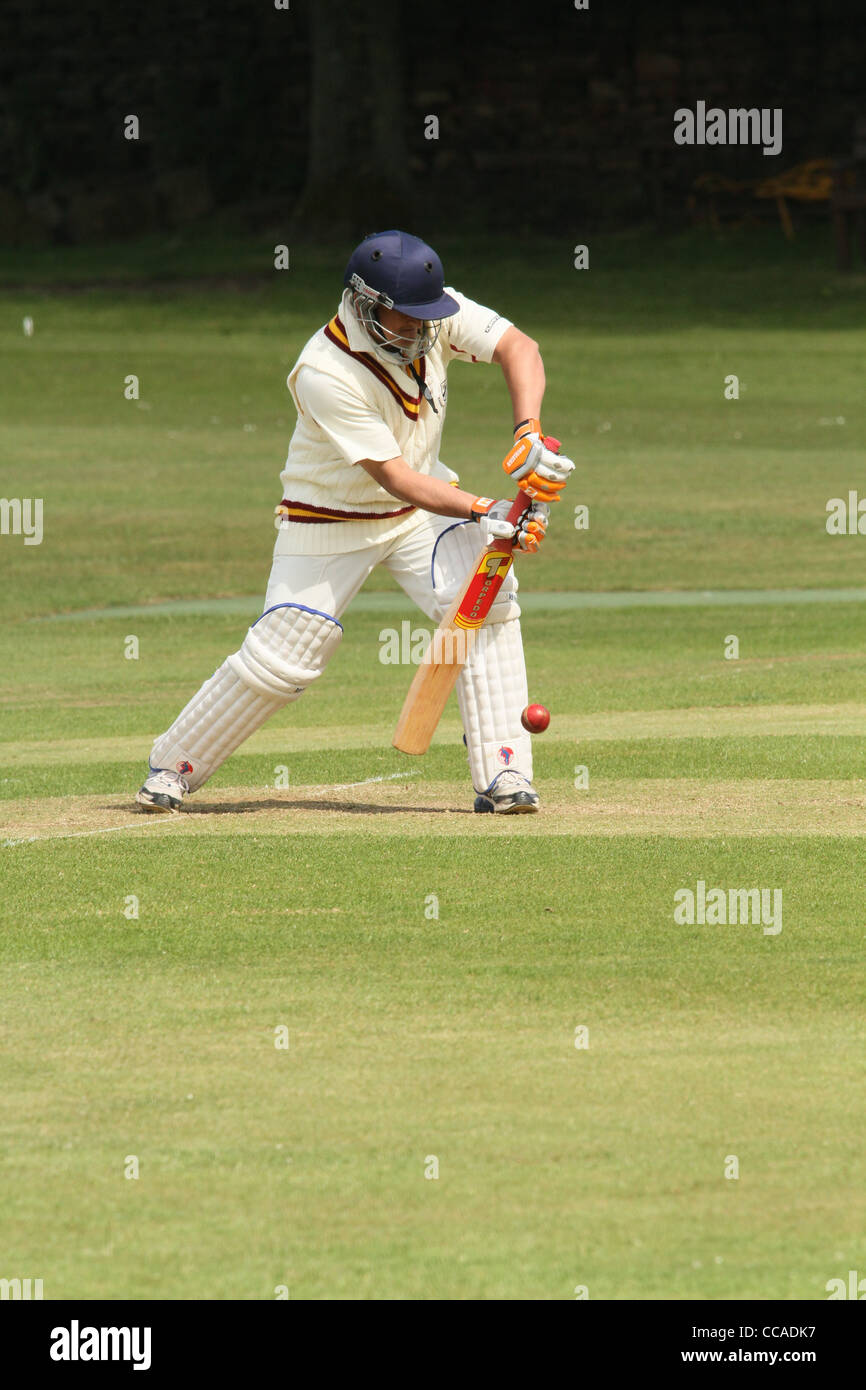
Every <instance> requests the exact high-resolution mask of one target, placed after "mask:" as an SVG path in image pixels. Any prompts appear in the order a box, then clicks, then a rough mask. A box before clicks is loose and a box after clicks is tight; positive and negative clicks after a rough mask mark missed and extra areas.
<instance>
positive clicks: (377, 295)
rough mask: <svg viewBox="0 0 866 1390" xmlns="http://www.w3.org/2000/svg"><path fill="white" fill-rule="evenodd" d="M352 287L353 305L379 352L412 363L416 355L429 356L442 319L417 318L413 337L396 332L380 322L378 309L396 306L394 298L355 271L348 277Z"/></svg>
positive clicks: (391, 358)
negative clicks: (377, 288)
mask: <svg viewBox="0 0 866 1390" xmlns="http://www.w3.org/2000/svg"><path fill="white" fill-rule="evenodd" d="M349 286H350V288H351V290H352V308H353V309H354V310H355V313H356V314H357V315H358V318H359V319H360V321H361V323H362V324H363V325H364V328H365V329H366V330H367V333H368V334H369V335H370V337H371V338H372V340H373V343H374V345H375V346H374V350H375V351H376V353H377V356H381V355H382V354H385V356H384V359H383V360H384V361H390V362H393V361H394V358H395V357H396V359H397V360H398V361H399V362H403V363H405V365H406V366H411V364H412V363H413V362H414V361H415V359H416V358H417V357H426V356H427V353H428V352H429V351H430V349H431V348H432V347H433V346H434V344H435V342H436V340H437V338H438V337H439V333H440V331H441V328H442V320H441V319H417V320H416V322H417V324H418V331H417V333H415V334H414V335H413V336H412V337H411V338H407V337H406V335H405V334H401V333H394V332H393V331H392V329H390V328H385V327H384V325H383V324H381V323H380V322H379V312H378V311H379V309H380V307H381V308H383V309H393V308H394V301H393V299H391V298H390V296H389V295H387V294H383V293H382V292H381V291H380V290H374V289H373V287H372V285H368V284H366V283H365V282H364V280H362V279H361V276H360V275H358V274H354V275H352V276H351V277H350V279H349Z"/></svg>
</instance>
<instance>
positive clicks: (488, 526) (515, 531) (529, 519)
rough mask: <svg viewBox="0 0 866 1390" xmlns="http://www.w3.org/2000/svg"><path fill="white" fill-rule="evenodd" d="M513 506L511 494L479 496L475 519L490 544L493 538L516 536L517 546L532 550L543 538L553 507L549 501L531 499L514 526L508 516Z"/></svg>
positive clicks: (506, 539) (511, 537) (503, 538)
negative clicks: (494, 496)
mask: <svg viewBox="0 0 866 1390" xmlns="http://www.w3.org/2000/svg"><path fill="white" fill-rule="evenodd" d="M513 506H514V502H513V500H512V499H511V498H510V497H503V498H502V499H501V500H500V501H498V502H494V500H493V499H492V498H491V497H476V499H475V501H474V502H473V504H472V520H473V521H477V522H479V523H480V525H481V530H482V532H483V533H484V539H485V541H486V542H487V543H488V544H489V543H490V541H510V540H513V541H514V544H515V546H516V548H517V549H518V550H525V551H526V552H527V554H533V553H534V552H535V551H536V550H537V549H538V547H539V546H540V545H541V542H542V541H543V540H544V533H545V531H546V530H547V523H548V521H549V520H550V508H549V507H548V505H547V503H546V502H539V501H536V500H534V501H532V502H531V503H530V505H529V506H528V507H527V508H526V511H525V512H524V513H523V515H522V516H521V517H520V519H519V520H518V522H517V525H516V526H515V524H514V523H513V522H511V521H508V520H507V519H506V518H507V517H508V513H509V512H510V511H511V508H512V507H513Z"/></svg>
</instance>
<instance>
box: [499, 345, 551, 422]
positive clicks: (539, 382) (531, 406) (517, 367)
mask: <svg viewBox="0 0 866 1390" xmlns="http://www.w3.org/2000/svg"><path fill="white" fill-rule="evenodd" d="M499 365H500V366H501V368H502V375H503V376H504V377H505V384H506V386H507V387H508V394H509V396H510V397H511V408H512V410H513V412H514V423H515V425H517V424H519V423H520V421H521V420H530V419H533V420H537V419H538V418H539V417H540V415H541V402H542V401H543V399H544V387H545V378H544V363H543V361H542V360H541V353H540V351H539V348H538V344H537V343H536V342H535V340H534V339H533V338H529V337H527V336H526V334H524V333H521V334H520V335H519V337H518V338H517V339H516V340H515V341H514V342H513V343H510V344H509V345H508V350H507V351H506V352H503V354H502V356H501V358H500V362H499Z"/></svg>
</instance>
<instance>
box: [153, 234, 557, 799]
mask: <svg viewBox="0 0 866 1390" xmlns="http://www.w3.org/2000/svg"><path fill="white" fill-rule="evenodd" d="M343 283H344V287H345V288H344V291H343V296H342V300H341V302H340V306H339V309H338V311H337V313H336V314H335V315H334V317H333V318H332V319H331V321H330V323H328V324H326V325H325V326H324V327H323V328H320V329H319V331H318V332H317V333H315V334H314V335H313V337H312V338H310V340H309V342H308V343H307V344H306V346H305V347H304V348H303V350H302V351H301V354H300V356H299V358H298V360H297V362H296V363H295V365H294V366H293V367H292V370H291V372H290V373H289V376H288V381H287V384H288V388H289V391H290V392H291V394H292V399H293V401H294V404H295V407H296V409H297V412H298V421H297V426H296V428H295V431H294V434H293V435H292V439H291V442H290V444H289V452H288V458H287V460H286V465H285V468H284V469H283V472H282V474H281V475H280V476H281V482H282V488H283V493H282V496H283V501H282V503H281V504H280V505H279V507H277V509H276V511H277V525H278V528H279V529H278V534H277V539H276V544H275V547H274V558H273V566H272V569H271V575H270V580H269V582H268V587H267V594H266V597H265V603H264V611H263V613H262V616H261V617H260V618H258V619H257V620H256V622H254V623H253V625H252V627H251V628H250V629H249V631H248V632H247V634H246V636H245V638H244V640H243V642H242V643H241V645H240V647H239V649H238V650H237V651H236V652H235V653H234V654H233V655H232V656H229V657H227V658H226V660H225V661H224V662H223V664H222V665H221V666H220V667H219V669H218V670H217V671H215V672H214V674H213V675H212V676H211V677H210V679H209V680H207V681H205V683H204V685H203V686H202V687H201V689H200V690H198V691H197V692H196V694H195V695H193V697H192V699H191V700H190V701H189V703H188V704H187V705H186V706H185V708H184V709H182V710H181V712H180V714H179V715H178V716H177V718H176V719H175V721H174V723H173V724H172V726H171V728H169V729H167V730H166V732H165V733H164V734H160V736H159V737H158V738H157V740H156V742H155V743H154V745H153V751H152V753H151V757H150V768H149V771H148V775H147V777H146V778H145V781H144V785H143V786H142V788H141V790H140V791H139V792H138V795H137V797H136V800H137V802H138V803H139V805H141V806H143V807H144V808H145V809H146V810H149V811H169V812H170V811H179V810H180V809H181V806H182V803H183V798H184V797H185V796H186V795H187V794H188V793H190V792H194V791H196V790H197V789H198V788H199V787H201V786H203V785H204V783H205V782H206V781H207V780H208V778H209V777H210V776H211V775H212V773H214V772H215V771H216V769H217V768H218V767H219V766H220V765H221V763H223V762H224V761H225V759H226V758H228V757H229V755H230V754H231V753H233V752H234V751H235V749H236V748H238V747H239V746H240V744H241V743H243V742H244V740H245V739H247V738H249V736H250V735H251V734H253V733H255V731H256V729H258V728H259V727H260V726H261V725H262V724H264V722H265V720H266V719H269V718H270V716H271V715H272V714H274V713H275V712H276V711H277V710H278V709H282V707H283V705H287V704H289V703H290V702H291V701H292V700H297V699H299V698H300V697H301V695H303V693H304V691H305V690H307V689H308V687H309V686H311V685H312V684H313V683H314V681H316V680H318V678H319V677H320V676H321V675H322V673H323V671H324V670H325V667H326V666H327V665H328V663H329V661H330V660H331V659H332V657H333V656H334V655H335V654H336V651H337V648H338V647H339V645H340V639H341V638H342V635H343V627H342V623H341V621H340V619H341V617H342V615H343V613H344V612H345V610H346V608H347V606H348V605H349V604H350V603H351V601H352V599H353V598H354V596H355V594H357V592H358V590H359V589H360V588H361V585H362V584H363V583H364V581H365V579H366V578H367V576H368V575H369V574H370V573H371V571H372V570H373V568H374V567H375V566H376V565H383V566H384V567H385V569H387V570H388V571H389V573H391V574H392V575H393V576H394V578H395V579H396V580H397V582H398V584H400V586H401V587H402V588H403V589H404V591H405V592H406V593H407V594H408V596H409V597H410V598H411V599H412V600H413V602H414V603H415V604H417V606H418V607H419V608H420V609H421V610H422V612H423V613H425V614H426V616H427V617H428V618H430V619H432V620H433V621H434V623H438V622H439V620H440V619H441V617H442V615H443V614H444V613H445V612H446V611H447V609H448V607H449V604H450V603H451V600H452V598H454V596H455V595H456V594H457V593H458V592H459V590H460V588H461V585H462V584H463V583H464V582H465V580H466V577H467V574H468V573H469V570H470V567H471V566H472V564H473V562H477V558H478V553H479V550H480V548H481V546H482V545H484V544H487V543H489V542H491V541H493V540H502V539H507V540H513V543H514V545H515V547H516V549H519V550H522V551H526V552H532V551H536V550H537V549H538V547H539V545H540V544H541V542H542V541H543V539H544V534H545V530H546V528H547V523H548V515H549V504H550V503H551V502H555V501H557V500H558V498H559V494H560V492H561V491H562V489H563V488H564V487H565V484H566V481H567V479H568V476H569V474H570V473H571V472H572V470H573V468H574V464H573V463H572V462H571V460H570V459H568V458H565V457H564V456H563V455H562V454H561V453H554V452H553V451H552V450H551V449H549V448H548V447H547V446H546V444H545V442H544V439H545V436H544V435H543V433H542V429H541V424H540V421H539V416H540V413H541V402H542V398H543V395H544V385H545V379H544V366H543V364H542V360H541V355H540V353H539V350H538V344H537V343H535V342H534V341H533V339H532V338H530V337H528V336H527V335H526V334H525V333H522V332H521V331H520V329H519V328H516V327H515V326H514V324H512V323H510V322H509V320H508V319H506V318H503V317H502V316H501V315H500V314H498V313H496V312H495V310H493V309H486V308H484V307H483V306H482V305H481V304H477V303H475V302H474V301H473V300H471V299H468V298H467V297H466V296H465V295H463V294H461V293H459V292H458V291H457V290H455V289H452V288H451V287H450V286H449V287H446V286H445V283H444V274H443V270H442V263H441V261H440V259H439V257H438V256H437V254H436V252H435V251H434V250H433V249H432V247H430V246H428V245H426V243H425V242H423V241H420V240H419V239H418V238H417V237H415V236H410V235H409V234H408V233H406V232H400V231H387V232H379V233H376V234H374V235H373V236H368V237H367V238H365V240H364V241H362V242H361V244H360V246H358V247H357V248H356V249H355V251H354V253H353V254H352V257H351V259H350V261H349V264H348V266H347V267H346V273H345V277H344V281H343ZM453 361H458V362H496V363H497V364H498V365H499V367H500V368H501V369H502V373H503V375H504V377H505V382H506V385H507V388H508V393H509V395H510V397H511V405H512V410H513V417H514V431H513V438H512V442H511V445H510V447H509V449H508V452H507V454H506V456H505V460H504V463H503V467H504V469H505V471H506V473H507V475H508V480H509V483H510V484H512V485H514V484H519V487H520V489H521V491H522V492H523V493H525V494H527V495H528V496H529V497H530V498H531V499H532V501H531V503H530V505H529V507H528V508H527V510H526V511H525V512H524V513H523V515H522V517H521V518H520V520H519V521H518V522H517V524H516V525H513V524H512V523H511V522H508V521H506V520H505V517H506V516H507V514H508V511H509V509H510V507H511V500H510V499H507V498H506V499H503V500H498V501H497V500H494V499H493V498H490V497H476V496H475V495H474V494H473V493H471V492H466V491H464V490H463V489H462V488H461V487H460V486H459V484H458V478H457V475H456V474H455V473H453V472H452V471H451V470H450V469H449V468H447V467H446V466H445V464H444V463H443V462H442V461H441V459H440V457H439V449H440V442H441V438H442V428H443V425H444V423H445V410H446V402H447V382H446V377H447V371H448V367H449V365H450V363H451V362H453ZM516 593H517V580H516V578H515V577H514V572H513V569H512V570H511V572H510V575H509V577H508V578H507V579H506V581H505V583H504V584H503V586H502V588H501V589H500V591H499V593H498V595H497V597H496V600H495V602H494V604H493V607H492V609H491V611H490V614H489V616H488V618H487V621H486V624H485V625H484V627H483V628H481V630H480V631H479V633H478V635H477V639H476V641H475V643H474V645H473V648H472V651H471V654H470V655H469V659H468V661H467V662H466V664H465V665H464V666H463V668H462V670H461V672H460V675H459V677H458V679H457V697H458V702H459V707H460V715H461V718H462V720H463V728H464V731H465V742H466V749H467V753H468V758H469V770H470V773H471V776H472V783H473V786H474V788H475V792H476V797H475V810H476V811H479V812H488V811H492V812H496V813H498V814H501V815H513V814H518V813H526V812H532V811H537V810H538V805H539V798H538V794H537V792H536V791H535V790H534V789H533V786H532V751H531V746H530V736H529V734H528V733H526V732H525V731H524V730H523V728H522V726H521V722H520V715H521V712H522V710H523V709H524V707H525V706H526V703H527V698H528V697H527V685H526V668H525V664H524V658H523V644H522V640H521V634H520V621H519V617H520V609H519V607H518V604H517V598H516Z"/></svg>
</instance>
